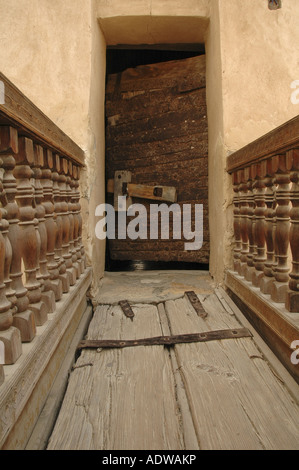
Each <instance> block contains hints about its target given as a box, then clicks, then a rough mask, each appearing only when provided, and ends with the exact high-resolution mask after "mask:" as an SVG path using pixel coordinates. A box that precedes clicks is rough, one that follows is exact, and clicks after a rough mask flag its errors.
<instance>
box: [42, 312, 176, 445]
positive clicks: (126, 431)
mask: <svg viewBox="0 0 299 470" xmlns="http://www.w3.org/2000/svg"><path fill="white" fill-rule="evenodd" d="M134 313H135V316H134V321H133V322H132V321H131V320H130V319H128V318H126V317H125V316H124V315H123V312H122V311H121V309H120V307H119V306H118V305H117V306H99V307H98V308H97V310H96V312H95V315H94V317H93V320H92V322H91V324H90V327H89V331H88V338H89V339H96V338H102V339H104V338H111V337H114V338H118V339H123V338H126V339H136V337H142V336H144V335H149V334H150V335H159V334H161V333H162V331H161V326H160V320H159V315H158V312H157V308H156V307H155V306H152V305H140V306H138V305H134ZM82 384H84V386H82ZM70 410H71V412H70ZM161 410H163V412H161ZM184 448H185V443H184V436H183V433H182V429H181V424H180V410H179V408H178V404H177V401H176V396H175V386H174V378H173V374H172V367H171V363H170V360H169V355H168V352H167V351H166V350H165V349H164V348H161V347H159V346H151V347H142V346H141V347H138V349H137V350H136V349H135V348H133V349H126V350H122V351H119V350H101V352H97V351H83V352H82V354H81V356H80V358H79V359H78V361H77V363H76V365H75V367H74V370H73V372H72V374H71V377H70V382H69V387H68V390H67V393H66V396H65V400H64V402H63V405H62V409H61V411H60V414H59V417H58V420H57V423H56V426H55V429H54V432H53V434H52V437H51V439H50V443H49V446H48V449H55V450H56V449H57V450H58V449H65V450H66V449H78V450H79V449H96V450H100V449H109V450H113V449H117V450H122V449H127V450H128V449H134V450H138V449H141V450H143V449H150V450H154V449H184Z"/></svg>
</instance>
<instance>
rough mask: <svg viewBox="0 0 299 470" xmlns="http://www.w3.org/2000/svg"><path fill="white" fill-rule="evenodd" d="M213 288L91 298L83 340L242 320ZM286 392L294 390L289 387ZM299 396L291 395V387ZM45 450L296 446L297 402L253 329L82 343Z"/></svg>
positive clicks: (235, 325) (166, 332) (298, 433)
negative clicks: (106, 300)
mask: <svg viewBox="0 0 299 470" xmlns="http://www.w3.org/2000/svg"><path fill="white" fill-rule="evenodd" d="M223 294H224V293H223V292H222V291H219V290H217V289H216V290H213V289H212V290H211V291H210V292H209V293H207V292H205V293H204V294H200V293H198V298H199V299H200V300H201V301H202V304H203V306H204V308H205V310H206V312H207V313H208V315H207V317H206V319H202V318H200V317H199V316H198V315H197V314H196V312H195V310H194V309H193V307H192V306H191V304H190V302H189V300H188V299H187V298H186V296H184V295H182V296H180V297H179V298H175V299H170V300H165V301H163V302H154V303H153V304H150V303H149V302H147V303H144V304H143V303H140V302H139V303H135V304H133V303H131V306H132V308H133V311H134V315H135V316H134V319H133V321H132V320H130V319H129V318H126V317H125V316H124V314H123V312H122V310H121V308H120V307H119V306H118V305H117V304H116V305H113V301H112V299H111V304H110V305H109V304H104V305H99V306H98V307H97V308H96V311H95V314H94V317H93V319H92V321H91V323H90V326H89V330H88V335H87V338H88V339H137V338H147V337H153V336H159V335H169V334H183V333H200V332H205V331H213V330H219V329H226V328H240V327H243V326H244V325H243V324H242V323H241V322H240V319H239V318H238V317H237V316H236V315H235V313H234V310H233V309H232V308H231V307H230V303H229V301H228V299H227V298H226V299H225V297H223ZM295 390H296V389H295ZM298 396H299V395H298ZM48 449H49V450H54V449H55V450H68V449H71V450H79V449H80V450H88V449H95V450H140V449H141V450H184V449H186V450H191V449H192V450H196V449H207V450H209V449H212V450H216V449H274V450H278V449H296V450H298V449H299V408H298V404H297V403H296V400H295V399H294V397H293V395H292V393H290V391H289V390H288V388H287V387H286V384H285V382H284V381H283V380H282V379H281V378H280V377H278V375H277V373H276V372H274V371H273V367H272V366H271V364H269V362H268V360H266V358H265V357H264V356H263V353H262V352H261V350H260V347H259V346H258V345H257V343H256V340H255V337H254V336H253V337H252V338H239V339H226V340H216V341H211V342H206V343H192V344H179V345H176V346H174V347H171V348H166V347H163V346H138V347H133V348H125V349H108V350H106V349H102V350H83V351H82V352H81V355H80V357H79V358H78V360H77V362H76V364H75V366H74V368H73V371H72V373H71V375H70V380H69V385H68V388H67V391H66V394H65V398H64V401H63V404H62V407H61V410H60V413H59V415H58V418H57V421H56V425H55V427H54V430H53V433H52V435H51V437H50V440H49V443H48Z"/></svg>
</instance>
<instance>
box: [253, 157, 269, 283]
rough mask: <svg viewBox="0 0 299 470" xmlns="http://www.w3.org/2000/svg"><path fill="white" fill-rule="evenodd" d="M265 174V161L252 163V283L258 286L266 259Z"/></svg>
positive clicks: (262, 275)
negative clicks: (253, 204)
mask: <svg viewBox="0 0 299 470" xmlns="http://www.w3.org/2000/svg"><path fill="white" fill-rule="evenodd" d="M265 175H266V162H265V161H263V162H259V163H257V164H255V165H253V177H254V178H255V184H254V193H253V194H254V202H255V209H254V219H255V224H254V242H255V247H256V253H255V255H254V256H253V264H254V267H255V270H254V272H253V274H252V284H253V285H254V286H255V287H259V286H260V283H261V280H262V278H263V277H264V265H265V261H266V233H265V212H266V204H265V190H266V185H265Z"/></svg>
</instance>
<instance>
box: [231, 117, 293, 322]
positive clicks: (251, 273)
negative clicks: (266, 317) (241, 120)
mask: <svg viewBox="0 0 299 470" xmlns="http://www.w3.org/2000/svg"><path fill="white" fill-rule="evenodd" d="M227 169H228V172H229V173H231V175H232V181H233V190H234V199H233V204H234V238H235V247H234V271H235V272H237V273H238V274H239V275H240V276H242V277H243V278H244V279H245V280H247V281H249V282H250V283H251V284H252V286H254V287H258V288H259V289H260V291H261V292H262V293H264V294H266V295H269V296H270V298H271V299H272V300H273V301H274V302H277V303H280V304H283V305H284V306H285V307H286V309H287V310H288V311H290V312H294V313H295V312H299V117H297V118H295V119H293V120H291V121H289V122H288V123H286V124H285V125H284V126H281V127H279V128H277V129H276V130H274V131H272V132H271V133H269V134H267V135H266V136H264V137H262V138H261V139H258V140H256V141H255V142H253V143H252V144H249V145H248V146H246V147H245V148H244V149H241V150H239V151H237V152H235V153H234V154H232V155H231V156H230V157H229V158H228V168H227Z"/></svg>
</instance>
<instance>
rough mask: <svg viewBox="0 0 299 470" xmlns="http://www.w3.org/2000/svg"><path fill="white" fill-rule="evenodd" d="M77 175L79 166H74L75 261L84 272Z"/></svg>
mask: <svg viewBox="0 0 299 470" xmlns="http://www.w3.org/2000/svg"><path fill="white" fill-rule="evenodd" d="M79 175H80V168H79V167H78V166H74V181H75V186H74V203H75V213H76V219H77V225H78V227H77V234H76V235H77V240H76V250H77V261H78V263H79V264H80V271H81V273H83V272H84V269H85V254H84V248H83V245H82V217H81V205H80V190H79V184H80V183H79Z"/></svg>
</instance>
